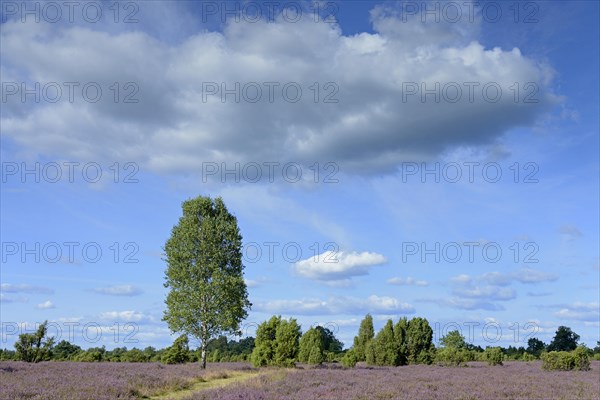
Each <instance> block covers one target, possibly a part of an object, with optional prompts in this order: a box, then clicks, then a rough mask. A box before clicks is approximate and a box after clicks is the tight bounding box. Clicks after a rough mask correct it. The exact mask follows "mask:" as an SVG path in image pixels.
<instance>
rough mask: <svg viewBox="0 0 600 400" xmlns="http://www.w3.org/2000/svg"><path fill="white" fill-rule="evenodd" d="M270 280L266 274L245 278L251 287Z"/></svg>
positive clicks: (247, 284)
mask: <svg viewBox="0 0 600 400" xmlns="http://www.w3.org/2000/svg"><path fill="white" fill-rule="evenodd" d="M268 281H269V278H266V277H264V276H261V277H259V278H256V279H244V282H246V286H247V287H249V288H254V287H259V286H261V285H262V284H263V283H266V282H268Z"/></svg>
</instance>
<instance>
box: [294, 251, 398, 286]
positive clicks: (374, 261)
mask: <svg viewBox="0 0 600 400" xmlns="http://www.w3.org/2000/svg"><path fill="white" fill-rule="evenodd" d="M386 262H387V260H386V258H385V257H384V256H383V255H381V254H377V253H370V252H366V251H365V252H362V253H357V252H355V251H353V252H344V251H340V252H333V251H326V252H324V253H322V254H319V255H317V256H313V257H310V258H307V259H305V260H301V261H298V262H297V263H295V264H294V267H293V268H294V271H295V272H296V273H297V274H299V275H301V276H304V277H306V278H310V279H316V280H323V281H338V280H345V279H347V278H349V277H352V276H358V275H367V274H368V273H369V268H371V267H373V266H376V265H382V264H385V263H386Z"/></svg>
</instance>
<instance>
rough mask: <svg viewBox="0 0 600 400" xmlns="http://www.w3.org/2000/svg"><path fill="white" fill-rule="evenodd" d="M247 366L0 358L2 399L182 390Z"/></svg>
mask: <svg viewBox="0 0 600 400" xmlns="http://www.w3.org/2000/svg"><path fill="white" fill-rule="evenodd" d="M244 369H246V370H250V369H251V368H250V367H249V366H248V364H243V363H219V364H212V365H210V364H209V366H208V368H207V369H206V370H201V369H200V366H199V365H198V364H197V363H193V364H178V365H163V364H160V363H112V362H111V363H108V362H106V363H78V362H41V363H38V364H28V363H24V362H17V361H2V362H0V400H17V399H32V400H33V399H35V400H37V399H39V400H67V399H68V400H75V399H77V400H109V399H110V400H114V399H138V398H143V397H144V396H153V395H160V394H162V393H167V392H172V391H175V390H178V389H184V388H187V387H189V386H191V384H192V383H193V382H194V381H198V380H200V378H201V377H203V376H210V375H214V374H215V373H219V372H221V371H232V370H244Z"/></svg>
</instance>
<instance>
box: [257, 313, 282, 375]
mask: <svg viewBox="0 0 600 400" xmlns="http://www.w3.org/2000/svg"><path fill="white" fill-rule="evenodd" d="M279 322H281V317H280V316H277V317H276V316H273V317H271V319H269V320H268V321H265V322H263V323H262V324H260V325H259V326H258V328H257V330H256V340H255V342H254V350H253V351H252V356H251V360H252V365H254V366H255V367H265V366H267V365H270V364H271V363H272V361H273V357H274V355H275V334H276V333H277V326H278V325H279Z"/></svg>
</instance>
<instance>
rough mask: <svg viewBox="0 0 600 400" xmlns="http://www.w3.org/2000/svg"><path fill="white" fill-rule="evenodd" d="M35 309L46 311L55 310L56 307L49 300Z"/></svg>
mask: <svg viewBox="0 0 600 400" xmlns="http://www.w3.org/2000/svg"><path fill="white" fill-rule="evenodd" d="M37 308H39V309H40V310H47V309H50V308H56V307H55V306H54V304H53V303H52V302H51V301H50V300H46V301H45V302H43V303H40V304H38V305H37Z"/></svg>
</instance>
